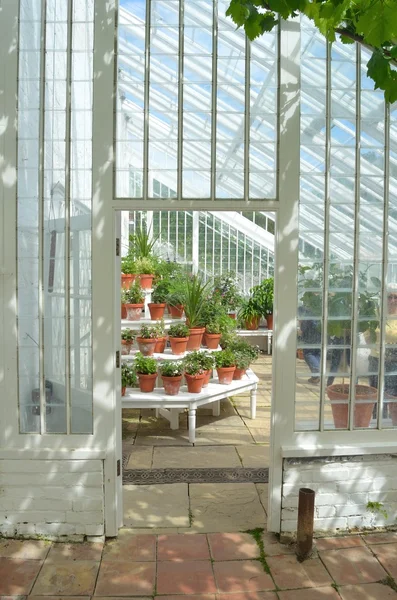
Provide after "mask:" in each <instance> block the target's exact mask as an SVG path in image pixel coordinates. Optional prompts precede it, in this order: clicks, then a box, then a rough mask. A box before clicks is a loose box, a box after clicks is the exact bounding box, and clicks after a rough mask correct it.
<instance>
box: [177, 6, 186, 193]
mask: <svg viewBox="0 0 397 600" xmlns="http://www.w3.org/2000/svg"><path fill="white" fill-rule="evenodd" d="M184 15H185V5H184V0H179V48H178V52H179V54H178V155H177V184H176V196H177V200H182V196H183V188H182V186H183V50H184V43H183V41H184V40H183V36H184Z"/></svg>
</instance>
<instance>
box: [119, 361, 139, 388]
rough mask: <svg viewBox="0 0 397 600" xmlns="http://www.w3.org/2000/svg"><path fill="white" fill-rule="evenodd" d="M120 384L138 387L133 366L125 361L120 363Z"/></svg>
mask: <svg viewBox="0 0 397 600" xmlns="http://www.w3.org/2000/svg"><path fill="white" fill-rule="evenodd" d="M121 386H122V387H138V379H137V376H136V372H135V368H134V367H133V366H132V365H129V364H127V363H126V362H122V363H121Z"/></svg>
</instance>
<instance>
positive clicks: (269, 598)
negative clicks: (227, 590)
mask: <svg viewBox="0 0 397 600" xmlns="http://www.w3.org/2000/svg"><path fill="white" fill-rule="evenodd" d="M189 600H190V599H189ZM216 600H277V596H276V593H275V592H241V593H240V594H218V595H217V597H216Z"/></svg>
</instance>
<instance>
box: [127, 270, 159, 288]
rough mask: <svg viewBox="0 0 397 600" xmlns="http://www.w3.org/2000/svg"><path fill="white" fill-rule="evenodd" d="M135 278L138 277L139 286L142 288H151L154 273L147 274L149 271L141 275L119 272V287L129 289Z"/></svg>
mask: <svg viewBox="0 0 397 600" xmlns="http://www.w3.org/2000/svg"><path fill="white" fill-rule="evenodd" d="M137 278H138V279H139V282H140V284H141V288H142V289H143V290H151V289H152V287H153V279H154V275H152V274H149V273H145V274H142V275H135V274H126V273H122V274H121V287H122V288H123V289H124V290H128V289H130V287H131V284H132V283H134V281H135V280H136V279H137Z"/></svg>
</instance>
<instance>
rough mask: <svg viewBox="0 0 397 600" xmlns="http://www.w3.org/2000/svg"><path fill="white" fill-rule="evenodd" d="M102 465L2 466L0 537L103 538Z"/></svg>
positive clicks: (41, 462)
mask: <svg viewBox="0 0 397 600" xmlns="http://www.w3.org/2000/svg"><path fill="white" fill-rule="evenodd" d="M103 494H104V492H103V462H102V461H101V460H0V535H3V536H6V537H14V536H26V537H29V536H35V535H43V536H51V537H59V536H64V535H67V536H77V535H102V534H103V533H104V513H103Z"/></svg>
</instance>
